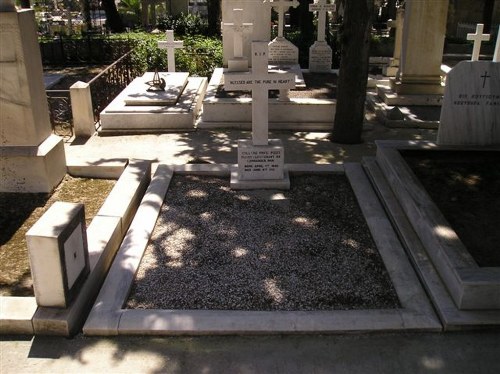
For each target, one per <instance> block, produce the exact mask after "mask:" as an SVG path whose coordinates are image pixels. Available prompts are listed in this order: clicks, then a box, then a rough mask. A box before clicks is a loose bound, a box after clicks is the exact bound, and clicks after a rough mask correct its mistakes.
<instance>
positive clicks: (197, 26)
mask: <svg viewBox="0 0 500 374" xmlns="http://www.w3.org/2000/svg"><path fill="white" fill-rule="evenodd" d="M156 26H157V27H158V29H160V30H163V31H165V30H174V33H175V34H176V35H207V33H208V23H207V21H206V20H205V19H203V18H201V17H200V16H199V15H197V14H196V15H194V14H189V13H188V14H184V13H181V14H177V15H174V16H173V15H166V16H164V17H158V20H157V24H156Z"/></svg>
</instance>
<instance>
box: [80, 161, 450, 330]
mask: <svg viewBox="0 0 500 374" xmlns="http://www.w3.org/2000/svg"><path fill="white" fill-rule="evenodd" d="M232 166H234V165H228V164H211V165H175V166H168V165H159V166H158V168H157V171H156V173H155V175H154V176H153V178H152V181H151V184H150V186H149V188H148V190H147V191H146V194H145V195H144V199H143V201H142V203H141V205H140V207H139V209H138V211H137V214H136V216H135V218H134V220H133V221H132V224H131V226H130V229H129V231H128V233H127V235H126V237H125V239H124V241H123V243H122V245H121V247H120V250H119V252H118V254H117V256H116V258H115V261H114V263H113V265H112V267H111V269H110V271H109V273H108V276H107V278H106V280H105V282H104V284H103V286H102V288H101V292H100V293H99V296H98V297H97V299H96V302H95V304H94V307H93V308H92V311H91V312H90V314H89V318H88V319H87V321H86V323H85V325H84V327H83V333H84V334H85V335H97V336H111V335H208V334H211V335H234V334H291V333H293V334H298V333H344V332H371V331H403V330H404V331H417V330H418V331H424V330H425V331H441V330H442V325H441V323H440V321H439V318H438V317H437V316H436V314H435V312H434V310H433V308H432V305H431V303H430V302H429V300H428V298H427V296H426V294H425V291H424V289H423V287H422V285H421V284H420V282H419V280H418V277H417V275H416V274H415V272H414V270H413V268H412V265H411V263H410V261H409V259H408V257H407V256H406V253H405V251H404V249H403V247H402V245H401V243H400V241H399V239H398V237H397V235H396V233H395V231H394V229H393V227H392V225H391V223H390V221H389V219H388V217H387V216H386V213H385V211H384V209H383V207H382V205H381V203H380V202H379V200H378V198H377V196H376V193H375V191H374V190H373V188H372V186H371V183H370V181H369V179H368V177H367V176H366V174H365V172H364V171H363V168H362V166H361V164H358V163H348V164H345V165H316V164H288V165H286V168H287V169H288V171H289V172H290V173H291V174H292V175H293V174H298V173H302V174H318V173H324V174H329V173H330V174H331V173H345V175H346V176H347V178H348V179H349V181H350V183H351V186H352V188H353V191H354V193H355V195H356V197H357V199H358V203H359V205H360V207H361V210H362V212H363V214H364V216H365V219H366V221H367V224H368V227H369V229H370V232H371V234H372V236H373V239H374V241H375V243H376V245H377V247H378V250H379V252H380V254H381V256H382V259H383V261H384V264H385V266H386V268H387V271H388V273H389V276H390V278H391V281H392V282H393V284H394V287H395V289H396V292H397V294H398V297H399V300H400V302H401V305H402V308H399V309H372V310H347V311H346V310H338V311H278V312H275V311H273V312H268V311H218V310H157V309H149V310H147V309H124V305H125V304H126V302H127V299H128V296H129V292H130V289H131V287H132V284H133V281H134V277H135V274H136V272H137V270H138V268H139V265H140V262H141V259H142V256H143V254H144V251H145V250H146V247H147V245H148V242H149V238H150V237H151V234H152V232H153V230H154V227H155V224H156V220H157V218H158V214H159V211H160V209H161V206H162V204H163V201H164V199H165V196H167V195H166V194H167V190H168V186H169V183H170V181H171V179H172V177H173V175H174V173H179V174H197V175H217V176H224V177H227V178H228V185H229V176H230V169H231V167H232Z"/></svg>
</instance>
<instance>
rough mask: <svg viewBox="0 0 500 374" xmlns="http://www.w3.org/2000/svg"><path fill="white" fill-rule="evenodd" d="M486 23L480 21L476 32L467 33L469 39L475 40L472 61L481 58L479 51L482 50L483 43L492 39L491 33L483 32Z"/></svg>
mask: <svg viewBox="0 0 500 374" xmlns="http://www.w3.org/2000/svg"><path fill="white" fill-rule="evenodd" d="M483 28H484V25H483V24H482V23H478V24H477V26H476V33H475V34H467V40H474V48H473V49H472V58H471V61H478V60H479V52H480V50H481V43H482V42H487V41H488V40H490V34H483Z"/></svg>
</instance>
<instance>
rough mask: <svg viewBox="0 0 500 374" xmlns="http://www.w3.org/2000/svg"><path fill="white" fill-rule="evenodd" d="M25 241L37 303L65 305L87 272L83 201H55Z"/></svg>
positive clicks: (29, 232) (87, 261)
mask: <svg viewBox="0 0 500 374" xmlns="http://www.w3.org/2000/svg"><path fill="white" fill-rule="evenodd" d="M26 241H27V244H28V252H29V258H30V267H31V274H32V276H33V286H34V289H35V298H36V302H37V304H38V305H39V306H45V307H57V308H67V307H68V306H69V304H70V303H71V301H72V299H73V298H74V297H75V296H76V293H77V292H78V290H79V289H80V287H81V286H82V284H83V282H84V281H85V279H86V277H87V275H88V273H89V271H90V267H89V254H88V248H87V233H86V228H85V211H84V207H83V204H75V203H64V202H55V203H54V204H53V205H52V206H51V207H50V208H49V209H48V210H47V212H45V214H44V215H43V216H42V217H41V218H40V219H39V220H38V221H37V222H36V223H35V224H34V225H33V227H31V228H30V229H29V231H28V232H27V233H26Z"/></svg>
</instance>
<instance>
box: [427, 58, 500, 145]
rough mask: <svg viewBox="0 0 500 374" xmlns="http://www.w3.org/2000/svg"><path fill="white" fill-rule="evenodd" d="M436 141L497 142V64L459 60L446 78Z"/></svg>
mask: <svg viewBox="0 0 500 374" xmlns="http://www.w3.org/2000/svg"><path fill="white" fill-rule="evenodd" d="M437 142H438V143H439V144H453V145H465V144H467V145H491V144H500V63H498V62H491V61H462V62H460V63H459V64H458V65H456V66H455V67H454V68H453V69H452V70H451V71H450V72H449V73H448V76H447V78H446V88H445V92H444V99H443V106H442V109H441V118H440V124H439V130H438V137H437Z"/></svg>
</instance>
